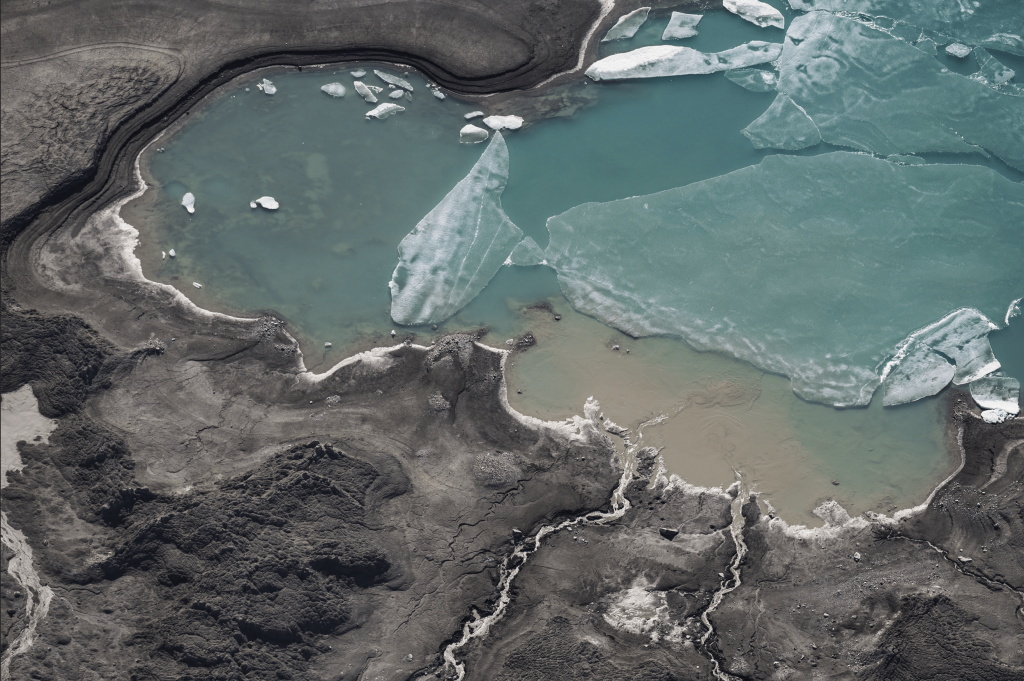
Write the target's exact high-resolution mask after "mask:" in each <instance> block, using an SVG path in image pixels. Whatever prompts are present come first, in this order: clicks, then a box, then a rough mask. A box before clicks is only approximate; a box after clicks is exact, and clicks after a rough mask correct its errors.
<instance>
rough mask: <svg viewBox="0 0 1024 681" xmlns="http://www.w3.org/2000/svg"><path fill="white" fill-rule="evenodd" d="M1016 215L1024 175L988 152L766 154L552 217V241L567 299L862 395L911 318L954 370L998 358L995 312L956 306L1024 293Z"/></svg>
mask: <svg viewBox="0 0 1024 681" xmlns="http://www.w3.org/2000/svg"><path fill="white" fill-rule="evenodd" d="M836 206H841V207H842V210H840V211H837V210H836ZM1020 224H1024V186H1022V185H1020V184H1018V183H1015V182H1012V181H1010V180H1007V179H1006V178H1004V177H1002V176H1001V175H999V174H998V173H996V172H994V171H992V170H990V169H988V168H984V167H980V166H967V165H963V166H961V165H925V166H914V165H896V164H892V163H889V162H887V161H884V160H881V159H878V158H873V157H871V156H868V155H865V154H859V153H850V152H834V153H829V154H822V155H818V156H812V157H798V156H787V155H775V156H769V157H767V158H765V159H764V160H763V161H762V162H761V163H760V164H758V165H756V166H750V167H748V168H743V169H741V170H737V171H735V172H732V173H729V174H727V175H723V176H720V177H716V178H712V179H709V180H704V181H701V182H697V183H694V184H691V185H688V186H685V187H680V188H677V189H670V190H667V191H664V192H660V193H657V194H651V195H648V196H640V197H633V198H629V199H623V200H620V201H613V202H610V203H590V204H584V205H582V206H577V207H575V208H573V209H571V210H569V211H567V212H565V213H563V214H561V215H558V216H555V217H552V218H550V219H549V220H548V231H549V233H550V235H551V240H550V244H549V245H548V248H547V250H546V251H545V259H546V260H547V261H548V263H549V264H550V266H551V267H553V268H554V269H555V270H556V272H557V274H558V281H559V284H560V285H561V287H562V291H563V292H564V293H565V295H566V297H568V299H569V300H570V302H571V303H572V304H573V306H574V307H575V308H576V309H578V310H580V311H582V312H585V313H587V314H589V315H591V316H594V317H597V318H599V319H601V320H603V321H605V322H606V323H608V324H611V325H612V326H615V327H617V328H619V329H621V330H623V331H625V332H627V333H629V334H632V335H634V336H644V335H653V334H670V335H678V336H681V337H683V338H684V339H686V340H687V341H688V342H689V343H690V344H691V345H693V346H694V347H696V348H698V349H702V350H719V351H725V352H728V353H730V354H732V355H734V356H736V357H738V358H740V359H743V360H746V361H748V362H750V363H752V364H754V365H755V366H758V367H760V368H762V369H765V370H768V371H772V372H776V373H780V374H784V375H787V376H789V377H790V379H791V380H792V386H793V389H794V390H795V391H796V392H797V393H798V394H800V395H801V396H803V397H804V398H806V399H809V400H813V401H817V402H823V403H827V404H835V405H857V404H861V405H862V404H866V403H867V402H868V401H869V400H870V398H871V395H872V393H873V391H874V390H875V389H876V388H877V387H878V385H879V384H880V382H881V380H882V378H883V377H884V376H885V373H883V372H882V371H881V367H882V365H883V361H884V360H885V359H886V358H887V357H889V356H891V355H893V354H894V353H895V352H896V350H897V348H901V347H905V346H906V345H907V343H908V342H910V341H908V340H907V338H908V334H910V332H912V331H913V330H914V329H925V330H927V331H928V338H927V340H928V344H929V345H930V346H931V347H932V348H934V349H936V350H938V351H940V352H942V353H943V354H945V355H946V356H948V357H950V358H951V359H952V360H954V361H956V362H957V367H956V373H957V374H959V376H958V377H957V378H959V379H965V378H966V379H969V378H970V377H972V376H975V377H976V376H978V375H983V373H986V372H987V371H991V369H988V368H987V367H988V365H989V360H988V358H987V352H990V351H991V348H990V347H989V346H988V340H987V331H988V330H990V325H991V322H988V320H987V318H985V317H984V316H983V315H982V314H981V313H980V312H977V311H972V312H973V313H974V314H973V315H972V314H970V313H967V312H958V313H955V314H953V315H950V314H948V313H949V311H950V310H951V309H955V308H957V307H966V306H968V305H972V306H974V307H976V308H978V309H979V310H981V311H984V313H986V314H988V315H999V317H1001V316H1002V314H1003V311H1004V310H1005V306H1006V304H1007V301H1008V300H1011V299H1013V298H1015V297H1017V296H1019V288H1020V277H1019V265H1020V262H1024V240H1021V239H1020V237H1019V231H1018V230H1017V229H1016V226H1017V225H1020ZM808 281H814V282H815V285H814V286H808V285H807V282H808ZM944 315H946V316H947V317H949V318H950V319H943V316H944ZM937 319H938V320H940V322H935V320H937ZM927 325H931V326H930V327H927ZM926 327H927V328H926ZM921 335H922V336H923V335H924V332H922V334H921ZM911 340H912V339H911ZM923 340H924V339H922V342H923ZM956 344H961V345H962V350H957V349H956V348H955V347H954V346H955V345H956ZM887 370H888V367H887Z"/></svg>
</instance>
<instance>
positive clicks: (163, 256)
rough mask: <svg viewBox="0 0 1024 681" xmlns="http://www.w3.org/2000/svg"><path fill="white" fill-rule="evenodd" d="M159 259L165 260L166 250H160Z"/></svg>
mask: <svg viewBox="0 0 1024 681" xmlns="http://www.w3.org/2000/svg"><path fill="white" fill-rule="evenodd" d="M160 259H161V260H166V259H167V251H160Z"/></svg>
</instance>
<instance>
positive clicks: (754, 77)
mask: <svg viewBox="0 0 1024 681" xmlns="http://www.w3.org/2000/svg"><path fill="white" fill-rule="evenodd" d="M725 77H726V78H728V79H729V80H731V81H732V82H734V83H736V84H737V85H739V86H740V87H742V88H746V89H747V90H750V91H751V92H771V91H772V90H774V89H775V85H776V84H777V83H778V82H779V79H778V78H777V77H776V75H775V74H774V73H772V72H771V71H762V70H761V69H732V70H731V71H726V72H725Z"/></svg>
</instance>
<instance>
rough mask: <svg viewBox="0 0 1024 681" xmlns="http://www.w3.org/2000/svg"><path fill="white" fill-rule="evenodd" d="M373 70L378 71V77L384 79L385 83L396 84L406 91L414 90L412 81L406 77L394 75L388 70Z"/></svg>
mask: <svg viewBox="0 0 1024 681" xmlns="http://www.w3.org/2000/svg"><path fill="white" fill-rule="evenodd" d="M373 72H374V73H376V74H377V77H378V78H380V79H381V80H383V81H384V82H385V83H388V84H390V85H394V86H395V87H400V88H402V89H403V90H405V91H406V92H412V83H410V82H409V81H407V80H406V79H405V78H400V77H398V76H393V75H391V74H390V73H388V72H387V71H378V70H377V69H374V70H373Z"/></svg>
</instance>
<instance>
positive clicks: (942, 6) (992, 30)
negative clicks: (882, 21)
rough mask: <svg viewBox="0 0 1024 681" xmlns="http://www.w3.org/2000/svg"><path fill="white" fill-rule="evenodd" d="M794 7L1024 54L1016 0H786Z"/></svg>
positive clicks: (1023, 16) (1023, 25)
mask: <svg viewBox="0 0 1024 681" xmlns="http://www.w3.org/2000/svg"><path fill="white" fill-rule="evenodd" d="M789 5H790V7H792V8H793V9H795V10H805V11H811V10H816V9H818V10H827V11H830V12H851V13H852V12H859V13H861V14H866V15H869V16H873V17H879V16H883V17H889V18H890V19H897V20H899V21H902V22H906V23H908V24H912V25H913V26H917V27H920V28H924V29H927V30H929V31H934V32H936V33H939V34H941V35H947V36H949V37H951V38H956V39H957V40H960V41H962V42H965V43H967V44H968V45H978V46H982V47H991V48H994V49H997V50H1003V51H1004V52H1009V53H1011V54H1016V55H1020V56H1024V38H1022V32H1024V3H1022V2H1021V1H1020V0H980V2H979V1H978V0H789Z"/></svg>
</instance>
